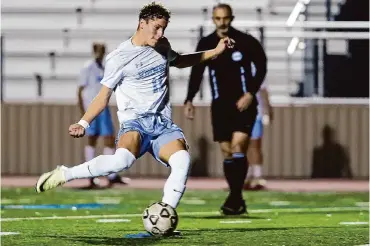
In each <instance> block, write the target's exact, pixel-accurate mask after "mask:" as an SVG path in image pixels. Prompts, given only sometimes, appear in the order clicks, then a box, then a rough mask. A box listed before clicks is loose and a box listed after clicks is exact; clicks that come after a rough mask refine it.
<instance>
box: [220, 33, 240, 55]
mask: <svg viewBox="0 0 370 246" xmlns="http://www.w3.org/2000/svg"><path fill="white" fill-rule="evenodd" d="M234 44H235V40H234V39H232V38H229V37H226V38H222V39H221V40H220V42H218V44H217V47H216V48H215V51H216V55H219V54H221V53H222V52H224V50H225V49H227V48H228V49H232V48H234Z"/></svg>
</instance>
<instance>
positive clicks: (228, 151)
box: [221, 146, 233, 159]
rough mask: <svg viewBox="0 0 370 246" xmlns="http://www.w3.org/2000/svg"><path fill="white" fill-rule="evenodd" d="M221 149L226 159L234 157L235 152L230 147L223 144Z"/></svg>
mask: <svg viewBox="0 0 370 246" xmlns="http://www.w3.org/2000/svg"><path fill="white" fill-rule="evenodd" d="M221 151H222V155H223V157H224V159H230V158H232V155H233V152H232V151H231V148H230V147H226V146H222V147H221Z"/></svg>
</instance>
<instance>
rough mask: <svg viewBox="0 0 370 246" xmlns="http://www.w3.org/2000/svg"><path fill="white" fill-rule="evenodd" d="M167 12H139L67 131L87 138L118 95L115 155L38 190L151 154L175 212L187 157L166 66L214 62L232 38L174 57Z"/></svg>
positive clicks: (45, 178) (55, 177)
mask: <svg viewBox="0 0 370 246" xmlns="http://www.w3.org/2000/svg"><path fill="white" fill-rule="evenodd" d="M169 19H170V12H169V11H168V10H167V9H166V8H165V7H164V6H162V5H160V4H157V3H155V2H153V3H150V4H148V5H145V6H144V7H143V8H142V9H141V10H140V13H139V23H138V26H137V30H136V33H135V34H134V35H133V36H132V37H131V38H130V39H129V40H127V41H125V42H123V43H121V44H120V45H119V47H118V48H117V49H116V50H114V51H113V52H111V53H110V54H109V55H108V56H107V58H106V66H105V71H104V77H103V79H102V81H101V84H102V88H101V89H100V91H99V94H98V95H97V96H96V97H95V98H94V100H93V101H92V102H91V104H90V106H89V107H88V109H87V111H86V113H85V114H84V116H83V117H82V119H81V120H80V121H79V122H78V123H75V124H72V125H71V126H70V127H69V134H70V135H71V136H72V137H75V138H79V137H82V136H84V135H85V132H86V129H87V128H88V127H89V124H90V123H91V122H92V121H93V120H94V119H95V118H96V117H97V116H98V115H99V113H100V112H102V111H103V110H104V108H105V107H106V106H107V104H108V101H109V98H110V96H111V94H112V93H113V92H114V93H115V95H116V100H117V106H118V112H117V114H118V119H119V122H120V126H121V128H120V131H119V133H118V136H117V144H116V147H117V149H116V152H115V153H114V154H113V155H100V156H98V157H96V158H94V159H92V160H90V161H87V162H85V163H82V164H80V165H77V166H74V167H70V168H68V167H66V166H60V167H57V168H56V169H54V170H53V171H51V172H48V173H45V174H43V175H41V177H40V178H39V180H38V181H37V184H36V191H37V192H44V191H46V190H50V189H52V188H55V187H57V186H60V185H63V184H64V183H66V182H68V181H71V180H74V179H80V178H92V177H97V176H105V175H108V174H111V173H115V172H119V171H122V170H125V169H128V168H130V167H131V166H132V165H133V163H134V162H135V160H136V159H138V158H139V157H141V156H142V155H143V154H144V153H146V152H150V153H151V154H152V155H153V156H154V157H155V158H156V159H157V160H158V161H159V162H161V163H163V164H164V165H166V166H168V167H170V168H171V173H170V175H169V177H168V179H167V181H166V183H165V185H164V190H163V191H164V192H163V198H162V202H164V203H167V204H169V205H170V206H171V207H173V208H176V207H177V205H178V203H179V201H180V199H181V197H182V195H183V193H184V191H185V187H186V186H185V185H186V182H187V177H188V171H189V168H190V156H189V153H188V147H187V144H186V140H185V137H184V134H183V132H182V130H181V129H180V128H179V127H178V126H177V125H175V124H174V123H173V122H172V119H171V107H170V102H169V90H168V70H169V66H170V65H171V66H175V67H177V68H185V67H189V66H193V65H195V64H198V63H200V62H204V61H206V60H209V59H212V58H215V57H216V56H218V55H220V54H221V53H223V52H224V50H226V49H227V48H232V47H233V43H234V42H233V40H232V39H229V38H228V37H225V38H223V39H221V40H220V41H219V42H218V43H216V44H215V46H214V47H213V48H212V49H210V50H207V51H204V52H196V53H191V54H178V53H176V52H175V51H173V50H172V49H171V46H170V43H169V41H168V40H167V39H166V38H165V37H164V32H165V30H166V27H167V24H168V22H169Z"/></svg>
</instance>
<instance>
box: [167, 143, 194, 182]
mask: <svg viewBox="0 0 370 246" xmlns="http://www.w3.org/2000/svg"><path fill="white" fill-rule="evenodd" d="M168 164H169V165H170V167H171V174H170V175H171V176H173V177H176V180H177V182H176V183H178V185H179V186H185V183H186V181H187V178H188V173H189V170H190V155H189V152H187V151H186V150H180V151H177V152H176V153H174V154H172V155H171V157H170V159H169V160H168ZM178 188H179V189H180V188H181V189H183V188H184V187H178Z"/></svg>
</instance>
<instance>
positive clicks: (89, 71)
mask: <svg viewBox="0 0 370 246" xmlns="http://www.w3.org/2000/svg"><path fill="white" fill-rule="evenodd" d="M92 48H93V54H94V59H91V60H89V61H88V62H87V63H86V64H85V66H84V67H83V68H82V70H81V73H80V81H79V87H78V106H79V108H80V111H81V116H83V115H84V114H85V111H86V109H87V107H88V106H89V104H90V103H91V101H92V100H93V99H94V97H96V95H98V93H99V90H100V88H101V84H100V81H101V80H102V79H103V74H104V65H103V59H104V55H105V45H104V44H103V43H93V46H92ZM86 136H87V145H86V146H85V160H86V161H90V160H91V159H93V158H94V157H95V152H96V149H95V148H96V143H97V140H98V138H99V137H100V136H101V137H103V138H104V149H103V154H105V155H112V154H114V152H115V148H114V127H113V123H112V118H111V115H110V111H109V107H108V106H107V107H106V108H104V110H103V111H102V112H101V113H100V114H99V115H98V116H97V117H96V119H95V120H93V121H92V122H91V123H90V127H89V128H88V129H86ZM108 180H109V186H112V185H113V184H115V183H121V184H125V182H123V180H122V179H121V177H120V176H119V175H118V174H117V173H112V174H110V175H108ZM98 185H99V180H98V178H91V179H90V186H89V187H90V188H95V187H97V186H98Z"/></svg>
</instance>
